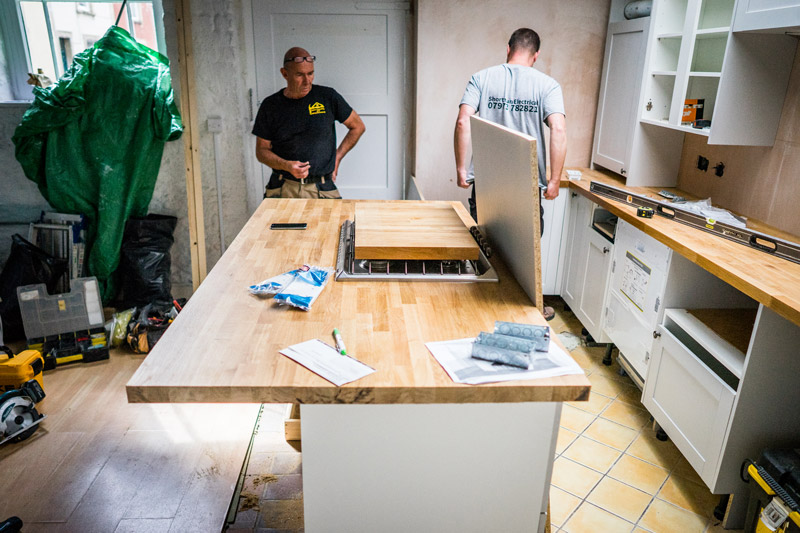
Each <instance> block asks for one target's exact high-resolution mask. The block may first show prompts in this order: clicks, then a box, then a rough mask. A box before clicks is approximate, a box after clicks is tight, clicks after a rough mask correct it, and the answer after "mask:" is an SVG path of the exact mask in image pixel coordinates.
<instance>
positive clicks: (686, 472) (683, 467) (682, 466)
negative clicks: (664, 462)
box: [672, 455, 703, 485]
mask: <svg viewBox="0 0 800 533" xmlns="http://www.w3.org/2000/svg"><path fill="white" fill-rule="evenodd" d="M672 473H673V474H678V475H679V476H681V477H684V478H686V479H688V480H690V481H694V482H695V483H699V484H700V485H702V484H703V480H702V479H700V476H699V475H698V474H697V472H695V470H694V468H693V467H692V465H690V464H689V461H687V460H686V458H685V457H684V456H683V455H681V456H680V457H679V458H678V460H677V461H676V462H675V465H674V466H673V467H672Z"/></svg>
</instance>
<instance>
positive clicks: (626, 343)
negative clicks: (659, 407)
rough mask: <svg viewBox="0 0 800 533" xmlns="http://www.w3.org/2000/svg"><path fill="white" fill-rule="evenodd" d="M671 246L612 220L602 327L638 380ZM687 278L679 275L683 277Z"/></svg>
mask: <svg viewBox="0 0 800 533" xmlns="http://www.w3.org/2000/svg"><path fill="white" fill-rule="evenodd" d="M671 259H672V250H671V249H670V248H669V247H667V246H666V245H664V244H662V243H660V242H658V241H657V240H655V239H654V238H652V237H650V236H649V235H646V234H645V233H644V232H642V231H640V230H638V229H636V228H634V227H633V226H632V225H630V224H628V223H627V222H625V221H624V220H620V221H619V223H618V224H617V231H616V236H615V238H614V258H613V261H612V266H611V280H610V282H609V290H608V292H609V294H608V299H607V301H608V305H607V311H606V321H605V331H606V334H607V335H608V337H609V338H610V339H611V342H613V343H614V344H615V345H616V346H617V348H618V349H619V352H620V356H621V357H622V358H623V359H624V360H625V363H626V364H625V365H624V366H625V367H626V368H627V369H628V370H629V374H630V376H631V379H633V380H634V381H635V382H636V383H637V384H638V385H639V386H640V387H641V386H642V385H643V383H644V378H645V375H646V373H647V364H648V360H649V359H650V354H651V352H652V344H653V338H654V336H653V333H654V332H655V331H656V328H657V327H658V324H659V323H660V322H661V316H662V314H663V301H664V291H665V289H666V282H667V272H668V271H669V265H670V261H671ZM687 281H688V280H680V282H687Z"/></svg>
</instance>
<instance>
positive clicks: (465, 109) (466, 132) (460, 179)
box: [453, 104, 475, 189]
mask: <svg viewBox="0 0 800 533" xmlns="http://www.w3.org/2000/svg"><path fill="white" fill-rule="evenodd" d="M474 114H475V110H474V109H473V108H472V106H468V105H467V104H461V105H460V106H459V108H458V118H457V119H456V129H455V132H454V133H453V149H454V151H455V154H456V182H457V183H458V186H459V187H461V188H463V189H467V188H469V183H467V166H468V165H469V152H470V144H471V142H472V140H471V139H470V125H469V117H470V116H472V115H474Z"/></svg>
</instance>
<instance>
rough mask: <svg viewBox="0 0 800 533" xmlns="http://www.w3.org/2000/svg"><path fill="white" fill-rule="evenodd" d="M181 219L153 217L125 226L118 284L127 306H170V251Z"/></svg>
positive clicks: (132, 220)
mask: <svg viewBox="0 0 800 533" xmlns="http://www.w3.org/2000/svg"><path fill="white" fill-rule="evenodd" d="M177 223H178V219H177V218H175V217H172V216H169V215H154V214H150V215H147V216H146V217H142V218H131V219H129V220H128V222H127V223H126V224H125V232H124V233H123V235H122V249H121V251H120V262H119V270H118V275H119V282H120V284H121V285H122V292H123V297H122V300H123V302H124V306H125V307H141V306H144V305H147V304H150V303H171V302H172V282H171V281H170V267H171V266H172V259H171V257H170V248H172V243H173V242H174V238H173V236H172V233H173V232H174V231H175V225H176V224H177Z"/></svg>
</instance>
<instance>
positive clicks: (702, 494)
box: [658, 474, 719, 518]
mask: <svg viewBox="0 0 800 533" xmlns="http://www.w3.org/2000/svg"><path fill="white" fill-rule="evenodd" d="M658 497H659V498H660V499H662V500H666V501H668V502H670V503H674V504H675V505H677V506H679V507H682V508H684V509H686V510H687V511H692V512H693V513H696V514H699V515H702V516H705V517H706V518H711V517H712V516H713V513H714V507H716V505H717V503H719V496H714V495H713V494H711V491H709V490H708V488H707V487H706V486H705V485H701V484H699V483H695V482H694V481H690V480H689V479H686V478H684V477H681V476H678V475H675V474H672V475H671V476H670V477H669V479H668V480H667V482H666V483H664V486H663V487H662V488H661V491H660V492H659V493H658Z"/></svg>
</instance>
